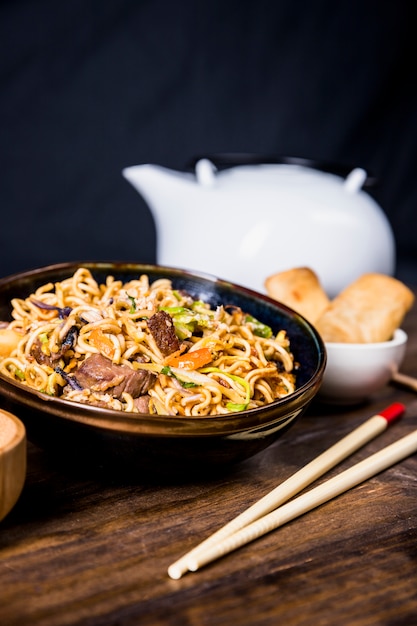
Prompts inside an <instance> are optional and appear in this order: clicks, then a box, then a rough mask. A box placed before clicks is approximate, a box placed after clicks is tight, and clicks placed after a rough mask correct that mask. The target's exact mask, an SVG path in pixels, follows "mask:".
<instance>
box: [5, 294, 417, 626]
mask: <svg viewBox="0 0 417 626" xmlns="http://www.w3.org/2000/svg"><path fill="white" fill-rule="evenodd" d="M403 327H404V328H405V330H406V331H407V332H408V333H409V337H410V342H409V346H408V350H407V355H406V359H405V362H404V365H403V368H402V369H403V371H404V372H405V373H408V374H416V372H417V306H415V307H414V308H413V310H412V311H411V313H409V315H408V316H407V318H406V321H405V323H404V325H403ZM394 401H400V402H404V403H405V404H406V405H407V407H408V409H407V413H406V416H405V417H404V418H403V419H402V420H401V421H400V422H398V423H396V424H395V426H392V428H390V429H388V430H387V431H386V432H385V433H383V434H382V435H381V436H380V437H378V438H377V439H375V440H374V441H373V442H372V443H370V444H368V445H367V446H366V447H365V448H364V449H363V450H361V451H360V452H357V453H356V454H355V455H354V456H353V457H352V458H351V459H349V460H347V461H346V462H344V463H343V464H342V465H341V466H340V467H339V468H337V469H335V470H333V471H332V472H331V473H330V475H334V474H335V473H337V472H338V471H340V469H344V468H345V467H348V466H349V465H351V464H352V463H353V462H356V461H358V460H360V459H362V458H364V457H365V456H368V455H369V454H370V453H371V452H375V451H377V450H378V449H380V448H381V447H383V446H385V445H387V444H388V443H390V442H392V441H394V440H395V439H397V438H399V437H400V436H403V435H405V434H407V433H408V432H411V431H412V430H414V429H415V428H417V398H416V394H415V393H413V392H411V391H408V390H406V389H401V388H399V387H394V386H391V385H389V386H387V387H386V388H385V389H384V390H383V391H382V392H380V393H378V394H376V395H375V396H374V397H373V398H372V399H370V401H369V403H367V404H365V405H362V406H359V407H354V408H347V409H346V408H345V409H339V410H337V409H335V408H325V407H323V406H320V405H319V404H314V405H313V406H311V407H310V409H309V410H308V412H307V414H305V415H304V416H303V417H302V418H301V419H300V420H299V421H298V422H297V423H296V424H295V425H294V427H293V428H292V429H291V430H290V431H288V432H287V433H286V434H285V435H284V436H283V437H282V438H281V439H280V440H279V441H277V442H276V443H275V444H274V445H272V446H271V447H270V448H268V449H267V450H266V451H264V452H262V453H260V454H258V455H257V456H255V457H253V458H252V459H250V460H249V461H246V462H244V463H242V464H241V465H239V466H238V467H236V469H235V471H234V472H233V473H231V474H228V475H225V476H224V477H222V478H221V479H219V478H213V480H210V481H207V480H205V481H195V482H193V481H191V482H190V483H188V484H184V483H178V484H157V485H155V484H154V485H149V484H148V485H146V484H141V483H140V482H138V481H135V480H134V478H133V477H132V480H130V481H129V480H124V481H120V480H117V481H116V480H112V481H111V480H109V479H105V478H104V477H100V476H97V474H95V475H88V474H86V473H81V474H79V473H77V472H76V471H75V470H74V468H68V467H66V468H65V467H58V466H57V465H56V464H54V463H53V462H52V461H51V459H49V458H48V457H47V456H46V454H45V452H43V451H42V450H40V449H38V448H35V447H34V446H33V445H32V444H29V446H28V472H27V480H26V484H25V487H24V490H23V492H22V495H21V497H20V499H19V501H18V503H17V504H16V506H15V508H14V509H13V510H12V512H11V513H10V514H9V515H8V516H7V517H6V518H5V519H4V520H3V521H2V522H1V523H0V622H1V624H2V625H4V626H24V625H29V624H30V625H31V626H33V625H42V626H59V625H64V624H77V625H85V626H92V625H94V626H96V625H103V626H111V625H119V624H121V625H132V626H133V625H135V626H137V625H140V626H146V625H148V624H150V625H152V626H154V625H159V624H168V625H172V626H177V625H178V626H187V625H192V626H194V625H195V626H205V625H212V624H213V625H214V624H216V625H223V624H225V625H233V626H239V625H240V624H251V625H252V624H253V625H255V626H259V625H262V624H273V625H279V624H285V625H286V626H291V625H297V626H304V625H305V626H311V625H313V626H319V625H325V624H329V625H332V626H335V625H338V626H340V625H343V624H348V625H349V626H350V625H355V626H361V625H363V626H365V625H366V626H370V625H384V626H406V625H407V626H412V625H414V624H417V455H415V456H413V457H410V458H408V459H406V460H405V461H403V462H401V463H400V464H398V465H396V466H395V467H392V468H390V469H388V470H386V471H385V472H383V473H382V474H379V475H378V476H377V477H375V478H372V479H371V480H369V481H367V482H365V483H363V484H361V485H359V486H357V487H355V488H354V489H352V490H351V491H349V492H347V493H345V494H344V495H342V496H340V497H339V498H337V499H335V500H332V501H330V502H328V503H327V504H324V505H322V506H321V507H319V508H317V509H315V510H314V511H311V512H310V513H307V514H306V515H304V516H303V517H301V518H298V519H296V520H294V521H293V522H291V523H288V524H287V525H285V526H283V527H282V528H280V529H279V530H276V531H274V532H271V533H270V534H268V535H265V536H264V537H262V538H260V539H258V540H257V541H256V542H254V543H251V544H249V545H247V546H245V547H242V548H241V549H240V550H238V551H236V552H233V553H232V554H229V555H228V556H227V557H225V558H223V559H222V560H219V561H216V562H215V563H212V564H211V565H208V566H206V567H205V568H203V569H201V570H200V571H198V572H196V573H189V574H186V575H185V576H184V577H183V578H181V579H180V580H171V579H170V578H169V577H168V575H167V567H168V566H169V565H170V564H171V563H172V562H173V561H175V560H176V559H177V558H179V557H180V556H182V555H183V554H184V553H185V552H186V551H187V550H189V549H190V548H192V547H193V546H194V545H196V544H197V543H199V542H200V541H201V540H202V539H204V538H205V537H206V536H208V535H209V534H211V533H212V532H214V530H216V529H217V528H218V527H219V526H222V525H223V524H225V523H226V522H227V521H229V519H231V518H232V517H234V516H235V515H237V514H238V513H240V512H241V511H242V510H243V509H245V508H246V507H247V506H249V505H250V504H251V503H253V502H254V501H255V500H257V499H258V498H260V497H261V496H262V495H264V494H265V493H267V492H268V491H270V490H271V489H272V488H274V487H275V486H276V485H277V484H278V483H279V482H281V481H282V480H283V479H285V478H286V477H288V476H289V475H291V474H292V473H294V472H295V471H296V470H297V469H299V468H300V467H301V466H302V465H304V464H305V463H306V462H307V461H309V460H311V459H312V458H313V457H315V456H316V455H317V454H319V453H320V452H321V451H323V450H324V449H326V448H328V447H329V446H330V445H331V444H332V443H334V442H335V441H337V440H338V439H339V438H340V437H342V436H343V435H345V434H346V433H348V432H349V431H350V430H352V429H353V428H354V427H356V426H357V425H359V424H360V423H362V422H363V421H365V420H366V419H367V418H368V417H370V416H371V415H373V414H375V413H377V412H378V411H379V410H382V409H383V408H385V407H386V406H388V405H389V404H390V403H392V402H394ZM76 461H77V460H76V458H74V467H76ZM322 480H324V479H322Z"/></svg>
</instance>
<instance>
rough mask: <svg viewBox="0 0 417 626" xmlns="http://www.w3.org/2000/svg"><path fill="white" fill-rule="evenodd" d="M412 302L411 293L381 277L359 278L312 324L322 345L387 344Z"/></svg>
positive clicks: (391, 279)
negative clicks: (323, 342) (321, 340)
mask: <svg viewBox="0 0 417 626" xmlns="http://www.w3.org/2000/svg"><path fill="white" fill-rule="evenodd" d="M413 302H414V295H413V293H412V291H411V290H410V289H409V288H408V287H407V286H406V285H404V283H402V282H401V281H400V280H397V279H396V278H392V277H391V276H386V275H385V274H377V273H369V274H363V275H362V276H360V277H359V278H358V279H357V280H355V281H354V282H353V283H351V284H350V285H348V287H346V288H345V289H344V290H343V291H342V292H340V294H339V295H338V296H336V298H334V300H332V302H331V303H330V305H329V306H328V308H327V309H326V310H325V311H324V312H323V314H322V315H321V317H320V318H319V319H318V320H317V321H316V324H315V326H316V328H317V330H318V331H319V333H320V334H321V336H322V338H323V340H324V341H325V342H331V343H335V342H339V343H374V342H380V341H389V340H390V339H391V338H392V336H393V333H394V331H395V330H396V329H397V328H399V327H400V326H401V323H402V321H403V319H404V316H405V315H406V313H407V312H408V311H409V310H410V308H411V306H412V305H413Z"/></svg>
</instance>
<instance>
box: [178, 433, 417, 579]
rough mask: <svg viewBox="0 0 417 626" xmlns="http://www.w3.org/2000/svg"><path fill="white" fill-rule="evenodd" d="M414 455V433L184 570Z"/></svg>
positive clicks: (202, 555) (210, 550)
mask: <svg viewBox="0 0 417 626" xmlns="http://www.w3.org/2000/svg"><path fill="white" fill-rule="evenodd" d="M414 452H417V430H415V431H413V432H412V433H410V434H409V435H406V436H405V437H403V438H402V439H399V440H398V441H396V442H395V443H393V444H391V445H389V446H387V447H385V448H383V449H382V450H380V451H379V452H377V453H375V454H373V455H372V456H370V457H368V458H367V459H365V460H363V461H361V462H360V463H357V464H356V465H354V466H353V467H351V468H349V469H347V470H345V471H344V472H342V473H341V474H339V475H337V476H335V477H334V478H331V479H330V480H328V481H326V482H325V483H323V484H321V485H319V486H318V487H315V488H314V489H311V490H310V491H308V492H307V493H305V494H303V495H301V496H299V497H298V498H296V499H295V500H292V501H291V502H287V504H284V505H282V506H281V507H279V508H278V509H276V510H275V511H272V512H271V513H268V514H267V515H265V516H264V517H262V518H261V519H259V520H257V521H255V522H253V523H252V524H250V525H249V526H245V528H242V529H241V530H239V531H237V532H236V533H235V534H234V535H231V536H230V537H227V538H226V539H224V541H222V542H220V543H218V544H217V545H213V546H211V547H209V548H207V550H206V551H204V552H198V553H197V554H196V555H195V556H194V557H192V558H190V560H189V562H188V568H189V570H190V571H192V572H195V571H197V570H198V569H199V568H201V567H202V566H203V565H206V564H207V563H210V562H211V561H214V560H215V559H218V558H220V557H222V556H224V555H226V554H228V553H229V552H232V551H233V550H236V549H237V548H240V547H241V546H243V545H245V544H247V543H249V542H251V541H253V540H254V539H257V538H258V537H261V536H262V535H265V534H266V533H268V532H270V531H271V530H274V529H276V528H278V527H279V526H282V525H283V524H286V523H287V522H289V521H291V520H293V519H294V518H296V517H299V516H300V515H303V514H304V513H307V512H308V511H311V510H312V509H314V508H316V507H318V506H319V505H320V504H323V503H324V502H327V501H328V500H331V499H332V498H335V497H336V496H338V495H340V494H341V493H344V492H345V491H348V490H349V489H351V488H352V487H355V486H356V485H358V484H359V483H361V482H363V481H365V480H367V479H368V478H371V477H372V476H375V474H378V473H379V472H381V471H383V470H385V469H387V468H388V467H390V466H391V465H394V464H395V463H398V462H399V461H401V460H402V459H405V458H406V457H407V456H410V455H411V454H413V453H414Z"/></svg>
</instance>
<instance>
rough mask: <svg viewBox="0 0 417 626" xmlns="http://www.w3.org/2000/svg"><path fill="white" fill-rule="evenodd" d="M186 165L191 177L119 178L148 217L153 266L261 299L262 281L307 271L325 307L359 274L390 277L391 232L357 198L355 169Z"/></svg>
mask: <svg viewBox="0 0 417 626" xmlns="http://www.w3.org/2000/svg"><path fill="white" fill-rule="evenodd" d="M230 163H235V165H232V166H231V167H227V168H226V169H221V168H222V167H223V166H224V165H226V166H228V165H230ZM194 165H195V171H194V172H192V173H191V172H179V171H173V170H169V169H167V168H164V167H161V166H158V165H151V164H144V165H135V166H132V167H126V168H125V169H124V170H123V172H122V174H123V176H124V177H125V178H126V180H128V181H129V182H130V183H131V184H132V185H133V186H134V187H135V189H136V190H137V191H138V192H139V193H140V194H141V196H142V197H143V199H144V200H145V202H146V203H147V204H148V206H149V208H150V210H151V212H152V215H153V218H154V220H155V226H156V234H157V262H158V263H159V264H161V265H170V266H174V267H181V268H184V269H191V270H195V271H201V272H204V273H210V274H214V275H216V276H218V277H219V278H223V279H226V280H228V281H231V282H235V283H238V284H240V285H243V286H245V287H249V288H251V289H254V290H256V291H260V292H264V291H265V288H264V281H265V278H266V277H267V276H269V275H271V274H274V273H275V272H279V271H283V270H285V269H290V268H292V267H301V266H308V267H310V268H311V269H313V270H314V271H315V272H316V273H317V275H318V276H319V278H320V280H321V283H322V285H323V288H324V289H325V290H326V291H327V293H328V295H329V296H330V297H333V296H334V295H336V294H337V293H338V292H339V291H341V290H342V289H343V288H344V287H345V286H347V285H348V284H349V283H351V282H353V280H355V279H356V278H358V277H359V276H360V275H361V274H363V273H366V272H380V273H384V274H393V273H394V270H395V242H394V237H393V234H392V230H391V227H390V224H389V222H388V219H387V217H386V216H385V214H384V212H383V211H382V209H381V207H380V206H379V205H378V204H377V203H376V202H375V200H374V199H373V198H372V197H371V196H370V195H369V194H368V193H367V192H366V191H364V190H363V188H362V187H363V185H364V184H365V183H366V182H367V173H366V172H365V171H364V170H363V169H361V168H355V169H353V170H351V171H349V172H348V173H347V175H346V176H344V175H343V176H342V175H339V172H338V171H337V170H334V171H329V168H326V167H324V168H323V169H320V167H319V166H316V165H314V164H312V163H311V162H309V161H305V160H302V159H292V158H288V159H265V160H263V159H261V160H260V162H257V158H256V157H252V156H248V157H247V156H245V155H222V156H217V157H210V158H205V157H204V158H199V159H196V161H195V163H194Z"/></svg>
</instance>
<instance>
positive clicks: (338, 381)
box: [318, 329, 408, 404]
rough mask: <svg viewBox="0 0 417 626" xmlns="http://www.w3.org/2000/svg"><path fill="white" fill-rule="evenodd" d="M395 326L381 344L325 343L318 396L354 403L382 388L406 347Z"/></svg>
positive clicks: (329, 400)
mask: <svg viewBox="0 0 417 626" xmlns="http://www.w3.org/2000/svg"><path fill="white" fill-rule="evenodd" d="M407 340H408V337H407V334H406V333H405V332H404V331H403V330H401V329H398V330H396V331H395V333H394V337H393V338H392V339H391V340H390V341H384V342H381V343H326V344H325V345H326V351H327V365H326V369H325V372H324V376H323V382H322V385H321V387H320V391H319V393H318V399H319V400H321V401H322V402H327V403H332V404H356V403H360V402H363V401H364V400H366V399H367V398H368V397H369V396H370V395H372V394H373V393H375V392H376V391H378V390H379V389H382V387H384V386H385V385H386V384H387V383H388V382H389V381H390V379H391V377H392V375H393V374H394V373H395V372H397V371H398V369H399V367H400V365H401V363H402V361H403V358H404V355H405V350H406V346H407Z"/></svg>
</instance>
